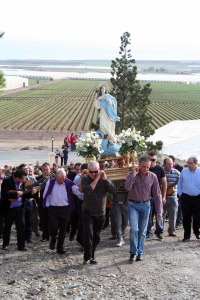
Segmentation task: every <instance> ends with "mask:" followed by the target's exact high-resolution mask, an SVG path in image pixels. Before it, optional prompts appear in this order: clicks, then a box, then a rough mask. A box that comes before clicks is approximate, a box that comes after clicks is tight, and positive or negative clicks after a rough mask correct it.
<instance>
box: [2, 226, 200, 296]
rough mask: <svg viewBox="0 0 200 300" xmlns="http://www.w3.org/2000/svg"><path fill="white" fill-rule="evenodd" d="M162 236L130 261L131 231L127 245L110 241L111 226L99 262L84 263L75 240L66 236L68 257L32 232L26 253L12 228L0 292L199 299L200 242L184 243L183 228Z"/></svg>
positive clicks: (148, 242)
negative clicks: (173, 234)
mask: <svg viewBox="0 0 200 300" xmlns="http://www.w3.org/2000/svg"><path fill="white" fill-rule="evenodd" d="M165 227H166V229H165V233H164V240H163V241H162V242H161V241H159V240H158V239H157V238H156V237H153V238H152V239H149V240H146V242H145V255H144V260H143V261H142V262H134V263H133V264H130V263H129V261H128V259H129V229H127V230H126V234H125V242H126V244H125V245H124V246H123V247H121V248H120V247H116V246H115V245H116V241H111V240H109V239H108V238H109V237H110V227H108V228H107V229H106V230H104V231H102V233H101V242H100V245H99V246H98V248H97V251H96V260H97V261H98V265H95V266H92V265H83V264H82V262H83V253H82V252H81V251H80V246H79V245H78V244H77V242H76V241H75V240H74V241H73V242H69V240H68V236H66V239H65V247H66V250H67V254H66V255H58V254H57V253H56V252H55V251H52V250H50V249H49V243H48V242H41V241H40V238H36V237H35V236H33V244H27V247H28V251H27V252H20V251H17V250H16V232H15V229H14V226H13V229H12V238H11V242H10V247H9V250H8V251H3V250H1V249H0V295H1V299H3V300H4V299H5V300H10V299H11V300H23V299H34V300H40V299H41V300H47V299H49V300H58V299H73V300H90V299H91V300H97V299H100V300H135V299H139V300H140V299H143V300H154V299H157V300H160V299H163V300H190V299H200V285H199V282H200V272H199V270H200V259H199V251H200V241H198V240H196V239H195V237H194V236H192V239H191V241H190V242H188V243H183V242H182V237H183V231H182V229H180V230H177V235H178V236H177V237H175V238H174V237H169V236H168V234H167V232H166V230H167V227H168V226H167V223H166V226H165Z"/></svg>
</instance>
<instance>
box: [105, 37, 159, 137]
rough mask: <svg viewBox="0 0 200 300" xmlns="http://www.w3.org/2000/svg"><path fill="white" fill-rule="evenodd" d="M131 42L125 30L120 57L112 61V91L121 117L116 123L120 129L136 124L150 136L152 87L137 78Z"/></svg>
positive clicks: (136, 126)
mask: <svg viewBox="0 0 200 300" xmlns="http://www.w3.org/2000/svg"><path fill="white" fill-rule="evenodd" d="M130 44H131V38H130V33H129V32H124V33H123V35H122V36H121V46H120V51H119V54H120V58H116V59H115V60H112V63H111V68H112V71H111V75H112V77H111V79H110V81H111V83H112V86H113V89H112V93H113V95H114V96H115V97H116V99H117V102H118V109H117V114H118V116H119V117H120V118H121V121H120V122H118V123H117V124H116V125H117V126H118V127H119V128H118V129H119V130H120V131H121V130H122V129H127V128H129V127H133V126H135V128H136V129H137V130H140V131H141V134H142V135H144V136H145V137H148V136H149V135H151V134H153V133H154V130H153V129H152V128H151V127H150V122H151V117H150V116H149V115H148V114H147V109H148V106H149V104H150V100H149V96H150V94H151V91H152V89H151V88H150V84H149V83H147V84H145V85H143V86H141V84H140V82H139V81H138V80H136V76H137V67H136V65H135V60H134V59H133V58H132V55H131V50H130V49H129V46H130Z"/></svg>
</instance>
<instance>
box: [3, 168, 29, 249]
mask: <svg viewBox="0 0 200 300" xmlns="http://www.w3.org/2000/svg"><path fill="white" fill-rule="evenodd" d="M26 175H27V174H26V172H25V171H23V170H17V171H16V172H15V173H14V174H13V176H11V177H9V178H6V179H5V180H4V181H3V183H2V186H1V196H2V205H3V214H4V217H5V223H4V229H3V245H2V249H3V250H7V249H8V245H9V242H10V232H11V227H12V224H13V222H14V221H15V224H16V230H17V247H18V250H20V251H24V250H26V248H25V225H24V196H25V192H24V185H23V183H24V180H25V179H26ZM29 193H30V192H29ZM30 197H31V195H30Z"/></svg>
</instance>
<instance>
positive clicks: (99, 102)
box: [95, 86, 120, 141]
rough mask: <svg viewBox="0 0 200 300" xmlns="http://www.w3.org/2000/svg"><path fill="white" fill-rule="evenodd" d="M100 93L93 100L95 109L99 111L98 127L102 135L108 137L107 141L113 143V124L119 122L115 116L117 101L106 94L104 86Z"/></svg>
mask: <svg viewBox="0 0 200 300" xmlns="http://www.w3.org/2000/svg"><path fill="white" fill-rule="evenodd" d="M100 91H101V92H100V94H99V95H98V98H97V99H96V100H95V107H96V108H97V109H100V115H99V118H100V123H99V127H100V130H101V131H102V133H103V134H104V135H105V134H107V135H108V138H109V140H112V141H115V138H114V136H115V123H116V122H119V121H120V118H119V117H118V116H117V100H116V99H115V97H113V96H111V95H110V94H108V93H106V91H105V87H104V86H102V87H101V89H100Z"/></svg>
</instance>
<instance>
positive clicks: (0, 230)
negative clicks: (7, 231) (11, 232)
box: [0, 215, 4, 238]
mask: <svg viewBox="0 0 200 300" xmlns="http://www.w3.org/2000/svg"><path fill="white" fill-rule="evenodd" d="M3 224H4V217H3V216H1V215H0V238H2V236H3Z"/></svg>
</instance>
